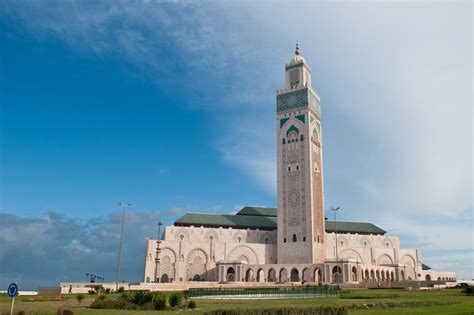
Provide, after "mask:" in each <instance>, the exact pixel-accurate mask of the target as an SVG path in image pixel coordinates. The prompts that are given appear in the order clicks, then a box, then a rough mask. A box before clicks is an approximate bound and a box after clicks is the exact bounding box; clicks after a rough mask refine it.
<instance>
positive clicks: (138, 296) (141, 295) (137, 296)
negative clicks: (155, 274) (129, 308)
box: [130, 291, 153, 305]
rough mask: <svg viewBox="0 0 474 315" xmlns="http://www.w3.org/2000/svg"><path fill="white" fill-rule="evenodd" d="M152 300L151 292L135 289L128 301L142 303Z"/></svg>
mask: <svg viewBox="0 0 474 315" xmlns="http://www.w3.org/2000/svg"><path fill="white" fill-rule="evenodd" d="M152 300H153V294H151V293H150V292H145V291H137V292H135V293H134V294H133V295H132V296H131V299H130V301H131V302H132V303H133V304H136V305H144V304H147V303H149V302H151V301H152Z"/></svg>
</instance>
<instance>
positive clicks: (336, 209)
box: [331, 207, 342, 286]
mask: <svg viewBox="0 0 474 315" xmlns="http://www.w3.org/2000/svg"><path fill="white" fill-rule="evenodd" d="M339 209H341V207H337V208H334V207H331V211H334V232H335V235H336V267H337V268H336V270H337V269H338V268H339V253H338V250H337V217H336V212H337V211H338V210H339ZM337 271H338V273H339V274H338V276H337V277H336V282H337V285H338V286H339V277H340V276H341V273H342V269H341V272H339V270H337Z"/></svg>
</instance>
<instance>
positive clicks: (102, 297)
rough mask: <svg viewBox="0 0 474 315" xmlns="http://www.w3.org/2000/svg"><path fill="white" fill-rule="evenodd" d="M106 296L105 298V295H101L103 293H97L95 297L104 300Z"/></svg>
mask: <svg viewBox="0 0 474 315" xmlns="http://www.w3.org/2000/svg"><path fill="white" fill-rule="evenodd" d="M106 298H107V297H106V296H105V295H103V294H101V295H99V296H98V297H97V299H99V300H105V299H106Z"/></svg>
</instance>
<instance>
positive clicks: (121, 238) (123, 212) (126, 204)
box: [115, 202, 132, 291]
mask: <svg viewBox="0 0 474 315" xmlns="http://www.w3.org/2000/svg"><path fill="white" fill-rule="evenodd" d="M131 205H132V204H131V203H126V202H120V203H119V206H121V207H122V229H121V230H120V245H119V254H118V261H117V277H116V278H115V291H117V290H118V284H119V278H120V257H121V256H122V242H123V225H124V221H125V209H126V208H128V207H130V206H131Z"/></svg>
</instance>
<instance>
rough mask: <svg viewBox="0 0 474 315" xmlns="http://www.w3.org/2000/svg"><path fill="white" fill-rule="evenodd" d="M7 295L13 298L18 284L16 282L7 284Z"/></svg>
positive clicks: (16, 292)
mask: <svg viewBox="0 0 474 315" xmlns="http://www.w3.org/2000/svg"><path fill="white" fill-rule="evenodd" d="M7 292H8V296H9V297H11V298H13V297H15V296H16V295H17V294H18V285H17V284H16V283H12V284H10V285H9V286H8V290H7Z"/></svg>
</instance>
